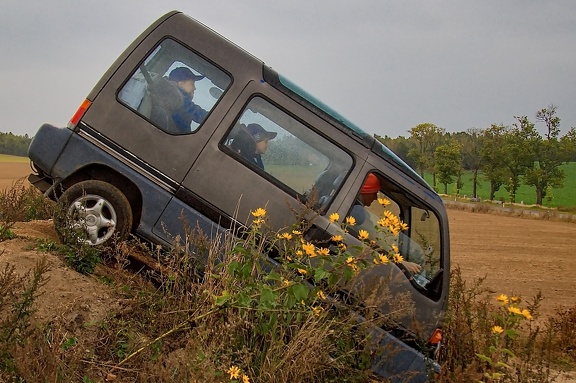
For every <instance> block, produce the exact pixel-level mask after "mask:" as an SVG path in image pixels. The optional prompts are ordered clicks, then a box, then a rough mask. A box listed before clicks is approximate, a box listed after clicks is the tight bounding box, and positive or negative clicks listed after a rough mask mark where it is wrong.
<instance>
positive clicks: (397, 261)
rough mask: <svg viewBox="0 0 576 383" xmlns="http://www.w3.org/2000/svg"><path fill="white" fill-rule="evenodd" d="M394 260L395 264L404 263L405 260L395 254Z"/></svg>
mask: <svg viewBox="0 0 576 383" xmlns="http://www.w3.org/2000/svg"><path fill="white" fill-rule="evenodd" d="M393 259H394V263H402V262H404V258H403V257H402V256H401V255H400V254H398V253H394V256H393Z"/></svg>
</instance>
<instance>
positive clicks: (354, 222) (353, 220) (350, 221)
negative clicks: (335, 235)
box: [346, 216, 356, 226]
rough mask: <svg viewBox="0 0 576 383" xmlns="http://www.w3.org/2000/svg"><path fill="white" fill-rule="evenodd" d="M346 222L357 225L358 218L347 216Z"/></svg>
mask: <svg viewBox="0 0 576 383" xmlns="http://www.w3.org/2000/svg"><path fill="white" fill-rule="evenodd" d="M346 224H347V225H350V226H354V225H356V218H354V217H352V216H349V217H346Z"/></svg>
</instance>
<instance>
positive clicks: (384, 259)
mask: <svg viewBox="0 0 576 383" xmlns="http://www.w3.org/2000/svg"><path fill="white" fill-rule="evenodd" d="M378 260H380V263H381V264H383V265H384V264H386V263H388V257H387V256H385V255H384V254H378Z"/></svg>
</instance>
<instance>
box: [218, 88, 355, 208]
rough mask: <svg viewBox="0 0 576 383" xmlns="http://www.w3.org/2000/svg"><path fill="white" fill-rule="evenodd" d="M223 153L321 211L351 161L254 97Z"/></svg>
mask: <svg viewBox="0 0 576 383" xmlns="http://www.w3.org/2000/svg"><path fill="white" fill-rule="evenodd" d="M224 145H225V151H226V152H228V153H229V154H230V155H232V156H236V157H237V158H238V159H239V160H240V161H242V162H244V163H247V164H248V165H249V166H250V167H252V168H253V169H255V170H256V171H263V172H266V173H268V174H269V175H270V176H272V177H273V178H275V179H276V180H278V181H279V182H281V183H282V184H283V185H285V186H286V187H288V188H289V189H290V190H291V191H293V192H294V194H295V195H296V196H298V197H302V198H314V201H315V202H317V206H316V207H320V208H322V207H326V206H327V205H328V204H329V203H330V202H331V200H332V197H333V196H334V194H335V192H336V190H337V189H338V188H339V186H340V185H341V184H342V182H343V180H344V178H345V177H346V175H347V174H348V172H349V171H350V169H351V168H352V164H353V160H352V157H351V156H350V155H349V154H347V153H346V152H345V151H344V150H342V149H341V148H339V147H337V146H336V145H334V144H333V143H332V142H330V141H328V140H327V139H325V138H324V137H322V136H320V135H319V134H317V133H315V132H314V131H313V130H311V129H310V128H309V127H307V126H306V125H304V124H303V123H302V122H300V121H298V120H296V119H295V118H294V117H292V116H290V115H289V114H287V113H286V112H284V111H282V110H280V109H279V108H278V107H276V106H274V105H273V104H271V103H270V102H268V101H266V100H265V99H263V98H261V97H254V98H253V99H252V100H251V101H250V102H249V103H248V105H247V106H246V108H245V109H244V111H243V112H242V114H241V115H240V117H239V118H238V120H237V121H236V123H235V125H234V127H233V128H232V129H231V130H230V131H229V133H228V135H227V136H226V137H225V139H224Z"/></svg>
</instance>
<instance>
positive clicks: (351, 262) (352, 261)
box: [346, 257, 356, 265]
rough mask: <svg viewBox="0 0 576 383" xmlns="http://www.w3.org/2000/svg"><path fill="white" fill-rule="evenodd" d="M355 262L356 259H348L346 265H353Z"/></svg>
mask: <svg viewBox="0 0 576 383" xmlns="http://www.w3.org/2000/svg"><path fill="white" fill-rule="evenodd" d="M354 262H356V260H355V259H354V257H348V258H346V263H347V264H349V265H350V264H353V263H354Z"/></svg>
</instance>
